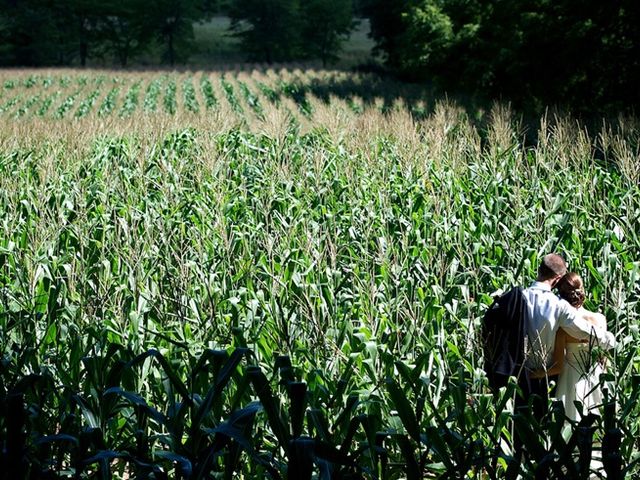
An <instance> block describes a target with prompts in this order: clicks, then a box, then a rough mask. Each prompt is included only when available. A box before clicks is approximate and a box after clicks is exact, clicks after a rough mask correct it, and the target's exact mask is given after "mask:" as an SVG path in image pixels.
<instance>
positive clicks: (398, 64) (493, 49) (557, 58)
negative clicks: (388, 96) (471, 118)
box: [368, 0, 640, 111]
mask: <svg viewBox="0 0 640 480" xmlns="http://www.w3.org/2000/svg"><path fill="white" fill-rule="evenodd" d="M371 2H372V3H371V7H370V9H369V10H368V11H369V15H370V16H371V22H372V36H373V38H374V39H376V41H377V43H378V48H379V49H381V50H382V51H384V52H385V53H386V55H387V57H386V59H387V62H388V64H389V66H391V67H392V68H396V69H398V70H399V71H400V72H402V73H403V74H404V75H406V76H408V77H409V78H412V79H419V80H433V81H435V82H437V83H439V84H440V85H441V86H442V87H443V88H446V89H447V90H463V91H466V92H470V93H474V94H480V95H482V96H484V97H489V98H492V97H496V96H503V97H506V98H509V99H513V100H516V101H517V102H519V103H520V104H524V105H525V106H527V107H531V108H533V109H536V110H542V109H543V108H544V107H545V106H546V105H547V104H549V103H552V104H558V105H561V106H569V107H574V108H576V109H577V110H582V111H593V110H594V109H597V108H598V107H601V106H604V107H607V108H609V109H610V110H612V111H616V110H619V109H625V108H627V107H628V106H629V105H634V104H638V102H640V93H639V92H640V90H639V89H638V88H636V86H637V85H638V83H639V82H640V60H639V59H640V41H638V40H640V37H639V35H640V33H639V32H640V29H638V28H637V25H638V24H639V22H640V4H638V2H634V1H631V0H625V1H621V2H598V1H588V2H575V1H573V0H562V1H555V2H548V1H546V0H526V1H521V2H514V1H511V0H491V1H489V2H481V1H478V0H471V1H468V0H406V1H399V0H397V1H392V2H375V1H374V0H371ZM381 4H384V5H381Z"/></svg>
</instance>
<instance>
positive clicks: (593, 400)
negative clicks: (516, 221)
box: [516, 253, 615, 420]
mask: <svg viewBox="0 0 640 480" xmlns="http://www.w3.org/2000/svg"><path fill="white" fill-rule="evenodd" d="M554 288H556V289H557V291H558V296H557V295H556V294H554V293H553V289H554ZM522 294H523V295H522V296H523V297H524V303H525V306H526V307H525V308H526V313H527V314H528V315H524V332H523V333H524V334H525V339H526V340H525V342H526V349H525V350H526V353H525V362H524V368H525V369H526V371H527V373H528V375H527V377H528V381H527V382H524V383H521V385H523V398H521V399H520V401H518V400H516V404H518V403H520V404H522V403H524V402H527V399H529V397H530V396H531V395H537V396H538V397H537V400H538V402H539V403H538V404H537V405H536V404H535V403H534V415H536V416H541V415H543V414H544V412H545V410H546V405H547V399H548V392H549V385H550V382H549V380H550V379H555V380H556V390H555V397H556V398H557V399H558V400H562V402H563V404H564V408H565V415H566V416H567V417H568V418H569V419H571V420H579V419H580V418H581V416H582V414H583V412H579V411H578V410H577V408H576V406H575V403H574V402H575V401H576V400H577V401H578V402H580V403H581V404H582V405H583V410H584V413H585V414H586V413H588V412H589V410H593V409H595V408H597V407H598V406H599V405H601V403H602V394H601V391H600V388H599V381H600V380H599V376H600V373H602V367H601V365H600V364H599V363H598V362H595V363H594V362H593V361H591V358H592V356H591V351H592V349H593V346H594V345H599V346H600V347H601V348H603V349H610V348H613V347H614V346H615V338H614V336H613V335H612V334H611V332H609V331H607V325H606V319H605V317H604V315H602V314H599V313H595V312H590V311H588V310H586V309H585V308H584V307H583V306H582V305H583V303H584V300H585V291H584V285H583V283H582V279H581V278H580V276H579V275H578V274H576V273H573V272H569V273H567V265H566V263H565V261H564V259H563V258H562V257H561V256H559V255H557V254H553V253H552V254H548V255H546V256H545V257H544V258H543V259H542V262H541V264H540V267H539V268H538V277H537V279H536V281H535V282H533V283H532V284H531V285H530V286H529V287H528V288H525V289H524V290H522Z"/></svg>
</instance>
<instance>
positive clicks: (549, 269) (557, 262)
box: [538, 253, 567, 282]
mask: <svg viewBox="0 0 640 480" xmlns="http://www.w3.org/2000/svg"><path fill="white" fill-rule="evenodd" d="M565 273H567V264H566V262H565V261H564V258H562V257H561V256H560V255H558V254H557V253H550V254H548V255H545V256H544V257H542V262H541V263H540V266H539V267H538V280H539V281H541V282H544V281H545V280H549V279H551V278H553V277H555V276H557V275H561V276H562V275H564V274H565Z"/></svg>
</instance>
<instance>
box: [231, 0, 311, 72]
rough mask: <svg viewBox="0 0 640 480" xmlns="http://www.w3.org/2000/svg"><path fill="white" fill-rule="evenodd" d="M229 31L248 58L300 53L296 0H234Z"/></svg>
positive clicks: (283, 58)
mask: <svg viewBox="0 0 640 480" xmlns="http://www.w3.org/2000/svg"><path fill="white" fill-rule="evenodd" d="M229 15H230V17H231V27H230V28H231V31H232V32H233V34H234V35H235V36H237V37H239V38H240V40H241V42H242V46H243V48H244V50H245V51H246V52H247V54H248V56H249V58H250V59H252V60H261V61H266V62H268V63H272V62H276V61H286V60H291V59H293V58H296V56H299V54H300V28H301V21H300V5H299V3H298V0H235V1H234V2H233V3H232V4H231V6H230V8H229Z"/></svg>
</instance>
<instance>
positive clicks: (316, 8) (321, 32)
mask: <svg viewBox="0 0 640 480" xmlns="http://www.w3.org/2000/svg"><path fill="white" fill-rule="evenodd" d="M352 8H353V5H352V1H351V0H306V1H305V2H303V3H302V5H301V11H302V12H301V13H302V18H303V19H304V24H303V28H302V42H301V44H302V49H303V51H304V52H305V54H306V55H307V56H309V57H311V58H320V59H321V60H322V65H323V66H326V65H327V63H328V62H330V61H335V60H336V59H337V58H338V56H337V53H338V52H339V51H340V48H341V46H342V42H343V41H344V40H345V39H346V38H347V37H348V35H349V33H350V32H351V31H352V30H353V28H354V26H355V24H354V21H353V9H352Z"/></svg>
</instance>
